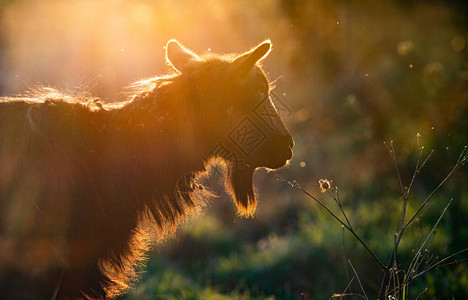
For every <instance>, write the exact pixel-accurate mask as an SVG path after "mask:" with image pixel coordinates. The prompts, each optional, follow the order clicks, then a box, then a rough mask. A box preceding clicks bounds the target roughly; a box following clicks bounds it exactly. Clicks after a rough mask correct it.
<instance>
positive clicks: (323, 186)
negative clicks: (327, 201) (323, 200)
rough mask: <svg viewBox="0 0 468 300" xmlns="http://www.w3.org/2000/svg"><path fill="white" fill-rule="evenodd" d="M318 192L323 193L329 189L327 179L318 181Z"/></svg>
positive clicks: (329, 184)
mask: <svg viewBox="0 0 468 300" xmlns="http://www.w3.org/2000/svg"><path fill="white" fill-rule="evenodd" d="M319 185H320V191H321V192H322V193H324V192H325V191H326V190H328V189H329V188H331V183H330V181H329V180H328V179H320V180H319Z"/></svg>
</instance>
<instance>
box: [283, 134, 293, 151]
mask: <svg viewBox="0 0 468 300" xmlns="http://www.w3.org/2000/svg"><path fill="white" fill-rule="evenodd" d="M280 139H281V141H282V142H284V143H285V144H287V145H288V146H289V148H292V147H294V140H293V138H292V136H291V134H290V133H289V132H288V131H281V133H280Z"/></svg>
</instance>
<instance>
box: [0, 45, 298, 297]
mask: <svg viewBox="0 0 468 300" xmlns="http://www.w3.org/2000/svg"><path fill="white" fill-rule="evenodd" d="M270 48H271V43H270V42H269V41H265V42H264V43H262V44H260V45H259V46H258V47H256V48H254V49H252V50H251V51H249V52H246V53H244V54H242V55H238V56H235V55H230V56H229V55H228V56H221V55H214V54H209V55H207V56H197V55H195V54H194V53H192V52H191V51H189V50H187V49H186V48H184V47H183V46H181V45H180V44H179V43H178V42H177V41H170V42H169V43H168V44H167V61H168V63H170V64H171V66H172V67H173V68H174V70H175V74H173V75H168V76H162V77H156V78H151V79H148V80H143V81H139V82H136V83H135V84H133V85H132V87H131V88H130V91H131V94H130V96H129V100H128V101H125V102H121V103H114V104H106V103H101V102H100V101H99V99H92V98H90V97H88V96H80V95H74V96H69V95H64V94H61V93H59V92H57V91H56V90H54V89H51V88H40V89H38V90H37V91H35V92H34V93H31V94H30V97H16V98H3V99H2V101H0V298H1V299H75V298H87V299H108V298H113V297H115V296H117V295H120V294H122V293H123V292H125V291H126V290H128V288H129V284H130V283H131V282H132V281H133V280H135V279H136V278H135V272H134V268H135V266H137V265H138V264H139V263H142V262H143V260H144V253H145V251H146V250H147V248H148V245H149V243H150V242H151V241H152V240H154V238H153V237H154V236H155V232H156V236H157V238H158V239H160V238H163V237H164V236H167V235H170V234H172V232H173V229H175V227H176V226H177V225H178V224H179V223H180V222H181V221H182V220H184V219H185V218H187V217H188V216H189V215H191V214H193V213H196V212H197V210H198V209H199V208H200V206H201V205H203V200H204V199H205V198H206V197H207V194H208V192H206V189H205V188H203V187H202V186H201V185H200V184H199V182H197V175H200V174H202V173H203V172H206V170H207V168H208V167H209V166H210V164H211V163H212V162H213V160H218V161H220V162H221V163H222V164H224V166H225V170H226V174H225V178H226V181H225V182H226V187H227V189H228V191H229V192H230V193H231V194H232V197H233V199H234V201H235V203H236V205H237V207H238V209H239V213H240V214H241V215H245V216H248V215H251V214H252V213H253V212H254V210H255V206H256V199H255V195H254V191H253V187H252V175H253V172H254V171H255V169H256V168H259V167H266V168H272V169H275V168H279V167H282V166H283V165H285V164H286V162H287V161H288V160H289V159H290V158H291V156H292V150H291V148H292V146H293V140H292V138H291V136H290V134H289V132H288V130H287V129H286V128H285V126H284V124H283V122H282V121H281V119H280V117H279V115H278V113H277V111H276V109H275V108H274V106H273V104H272V103H271V100H270V98H269V96H268V95H269V84H268V80H267V79H266V77H265V75H264V73H263V71H262V69H261V68H260V67H259V66H257V65H256V64H257V62H258V61H259V60H261V59H263V58H264V57H265V56H266V55H267V54H268V52H269V51H270Z"/></svg>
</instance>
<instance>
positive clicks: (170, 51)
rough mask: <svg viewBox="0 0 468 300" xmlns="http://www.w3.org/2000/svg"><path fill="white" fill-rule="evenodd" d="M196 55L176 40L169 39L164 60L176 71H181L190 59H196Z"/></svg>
mask: <svg viewBox="0 0 468 300" xmlns="http://www.w3.org/2000/svg"><path fill="white" fill-rule="evenodd" d="M198 59H199V58H198V56H197V55H196V54H195V53H193V52H192V51H190V50H189V49H187V48H185V47H184V46H182V45H181V44H180V43H179V42H178V41H176V40H170V41H169V42H167V45H166V61H167V63H168V64H169V65H170V66H171V67H172V68H174V70H176V71H178V72H182V71H183V70H184V69H185V67H186V66H187V64H188V63H189V62H190V61H193V60H198Z"/></svg>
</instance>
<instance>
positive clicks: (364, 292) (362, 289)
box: [348, 259, 369, 299]
mask: <svg viewBox="0 0 468 300" xmlns="http://www.w3.org/2000/svg"><path fill="white" fill-rule="evenodd" d="M348 263H349V265H350V266H351V268H352V269H353V272H354V275H355V276H356V279H357V281H358V283H359V286H360V287H361V291H362V293H363V294H364V297H365V298H366V299H369V298H367V295H366V291H364V288H363V287H362V284H361V280H359V276H358V274H357V272H356V269H354V266H353V264H352V263H351V261H350V260H349V259H348Z"/></svg>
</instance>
